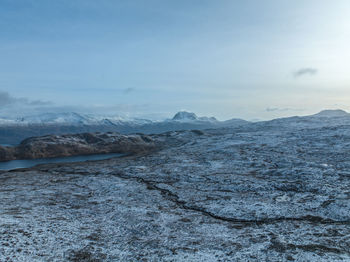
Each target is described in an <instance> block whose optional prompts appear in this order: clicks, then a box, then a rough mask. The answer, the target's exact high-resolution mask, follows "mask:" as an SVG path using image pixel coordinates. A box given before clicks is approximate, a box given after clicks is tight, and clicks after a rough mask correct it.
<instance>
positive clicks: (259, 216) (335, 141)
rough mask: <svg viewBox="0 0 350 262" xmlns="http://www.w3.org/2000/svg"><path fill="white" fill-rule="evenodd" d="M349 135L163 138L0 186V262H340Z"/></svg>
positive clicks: (23, 173)
mask: <svg viewBox="0 0 350 262" xmlns="http://www.w3.org/2000/svg"><path fill="white" fill-rule="evenodd" d="M349 130H350V126H348V125H336V126H330V127H309V128H305V127H304V126H300V125H291V126H290V127H289V128H277V127H274V126H273V125H269V126H267V127H266V128H262V127H261V126H260V124H259V125H257V126H256V127H255V128H252V127H249V128H246V127H240V128H234V129H217V130H208V131H205V132H199V131H195V132H190V131H182V132H169V133H167V134H161V135H154V136H152V137H151V138H152V139H153V140H155V141H160V142H162V143H164V144H165V145H168V146H166V147H163V148H162V149H161V150H157V151H152V152H149V153H148V154H144V155H134V156H127V157H122V158H115V159H110V160H103V161H95V162H87V163H70V164H47V165H41V166H37V167H34V168H30V169H22V170H14V171H11V172H2V173H1V174H0V261H90V262H91V261H350V156H349V152H350V132H349Z"/></svg>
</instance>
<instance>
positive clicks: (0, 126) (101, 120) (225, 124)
mask: <svg viewBox="0 0 350 262" xmlns="http://www.w3.org/2000/svg"><path fill="white" fill-rule="evenodd" d="M345 124H349V125H350V114H349V113H347V112H345V111H343V110H324V111H321V112H319V113H317V114H315V115H310V116H302V117H299V116H294V117H287V118H278V119H274V120H269V121H260V122H254V123H253V122H249V121H246V120H243V119H237V118H234V119H230V120H226V121H219V120H217V119H216V118H215V117H205V116H204V117H198V116H197V115H196V114H195V113H191V112H186V111H180V112H178V113H176V114H175V115H174V117H173V118H170V119H166V120H163V121H151V120H148V119H139V118H133V119H127V118H122V117H119V116H101V115H89V114H79V113H75V112H65V113H43V114H39V115H32V116H24V117H20V118H14V119H9V118H0V144H18V143H19V142H20V141H22V140H23V139H25V138H28V137H32V136H42V135H49V134H72V133H81V132H98V131H99V132H119V133H122V134H130V133H145V134H153V133H163V132H167V131H175V130H192V129H198V130H204V129H214V128H239V127H240V126H243V125H251V128H252V129H254V128H269V127H271V126H276V125H277V126H281V127H287V128H289V127H295V128H308V127H319V126H334V125H345Z"/></svg>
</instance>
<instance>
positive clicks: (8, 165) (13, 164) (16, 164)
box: [0, 153, 123, 170]
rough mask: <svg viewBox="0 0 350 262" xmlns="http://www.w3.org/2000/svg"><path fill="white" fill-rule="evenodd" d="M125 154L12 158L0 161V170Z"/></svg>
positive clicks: (107, 157)
mask: <svg viewBox="0 0 350 262" xmlns="http://www.w3.org/2000/svg"><path fill="white" fill-rule="evenodd" d="M122 155H123V154H117V153H113V154H96V155H84V156H68V157H54V158H40V159H27V160H11V161H6V162H0V170H12V169H16V168H27V167H32V166H36V165H39V164H48V163H71V162H82V161H91V160H103V159H109V158H114V157H120V156H122Z"/></svg>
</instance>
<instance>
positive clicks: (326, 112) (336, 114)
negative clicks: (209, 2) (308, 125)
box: [312, 109, 350, 117]
mask: <svg viewBox="0 0 350 262" xmlns="http://www.w3.org/2000/svg"><path fill="white" fill-rule="evenodd" d="M312 116H313V117H350V114H349V113H348V112H346V111H344V110H341V109H335V110H329V109H328V110H323V111H321V112H319V113H317V114H315V115H312Z"/></svg>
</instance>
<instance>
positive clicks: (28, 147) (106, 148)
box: [0, 132, 157, 161]
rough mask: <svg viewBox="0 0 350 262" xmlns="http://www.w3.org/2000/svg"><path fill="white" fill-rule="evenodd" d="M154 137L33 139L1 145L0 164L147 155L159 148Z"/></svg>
mask: <svg viewBox="0 0 350 262" xmlns="http://www.w3.org/2000/svg"><path fill="white" fill-rule="evenodd" d="M156 147H157V146H156V143H155V142H154V140H153V139H152V138H151V137H150V136H146V135H142V134H137V135H121V134H119V133H113V132H108V133H82V134H74V135H48V136H42V137H31V138H28V139H25V140H23V141H22V142H21V143H20V144H19V145H18V146H15V147H2V146H0V161H8V160H14V159H36V158H48V157H64V156H74V155H89V154H107V153H133V154H135V153H145V152H148V151H150V150H154V149H155V148H156Z"/></svg>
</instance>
